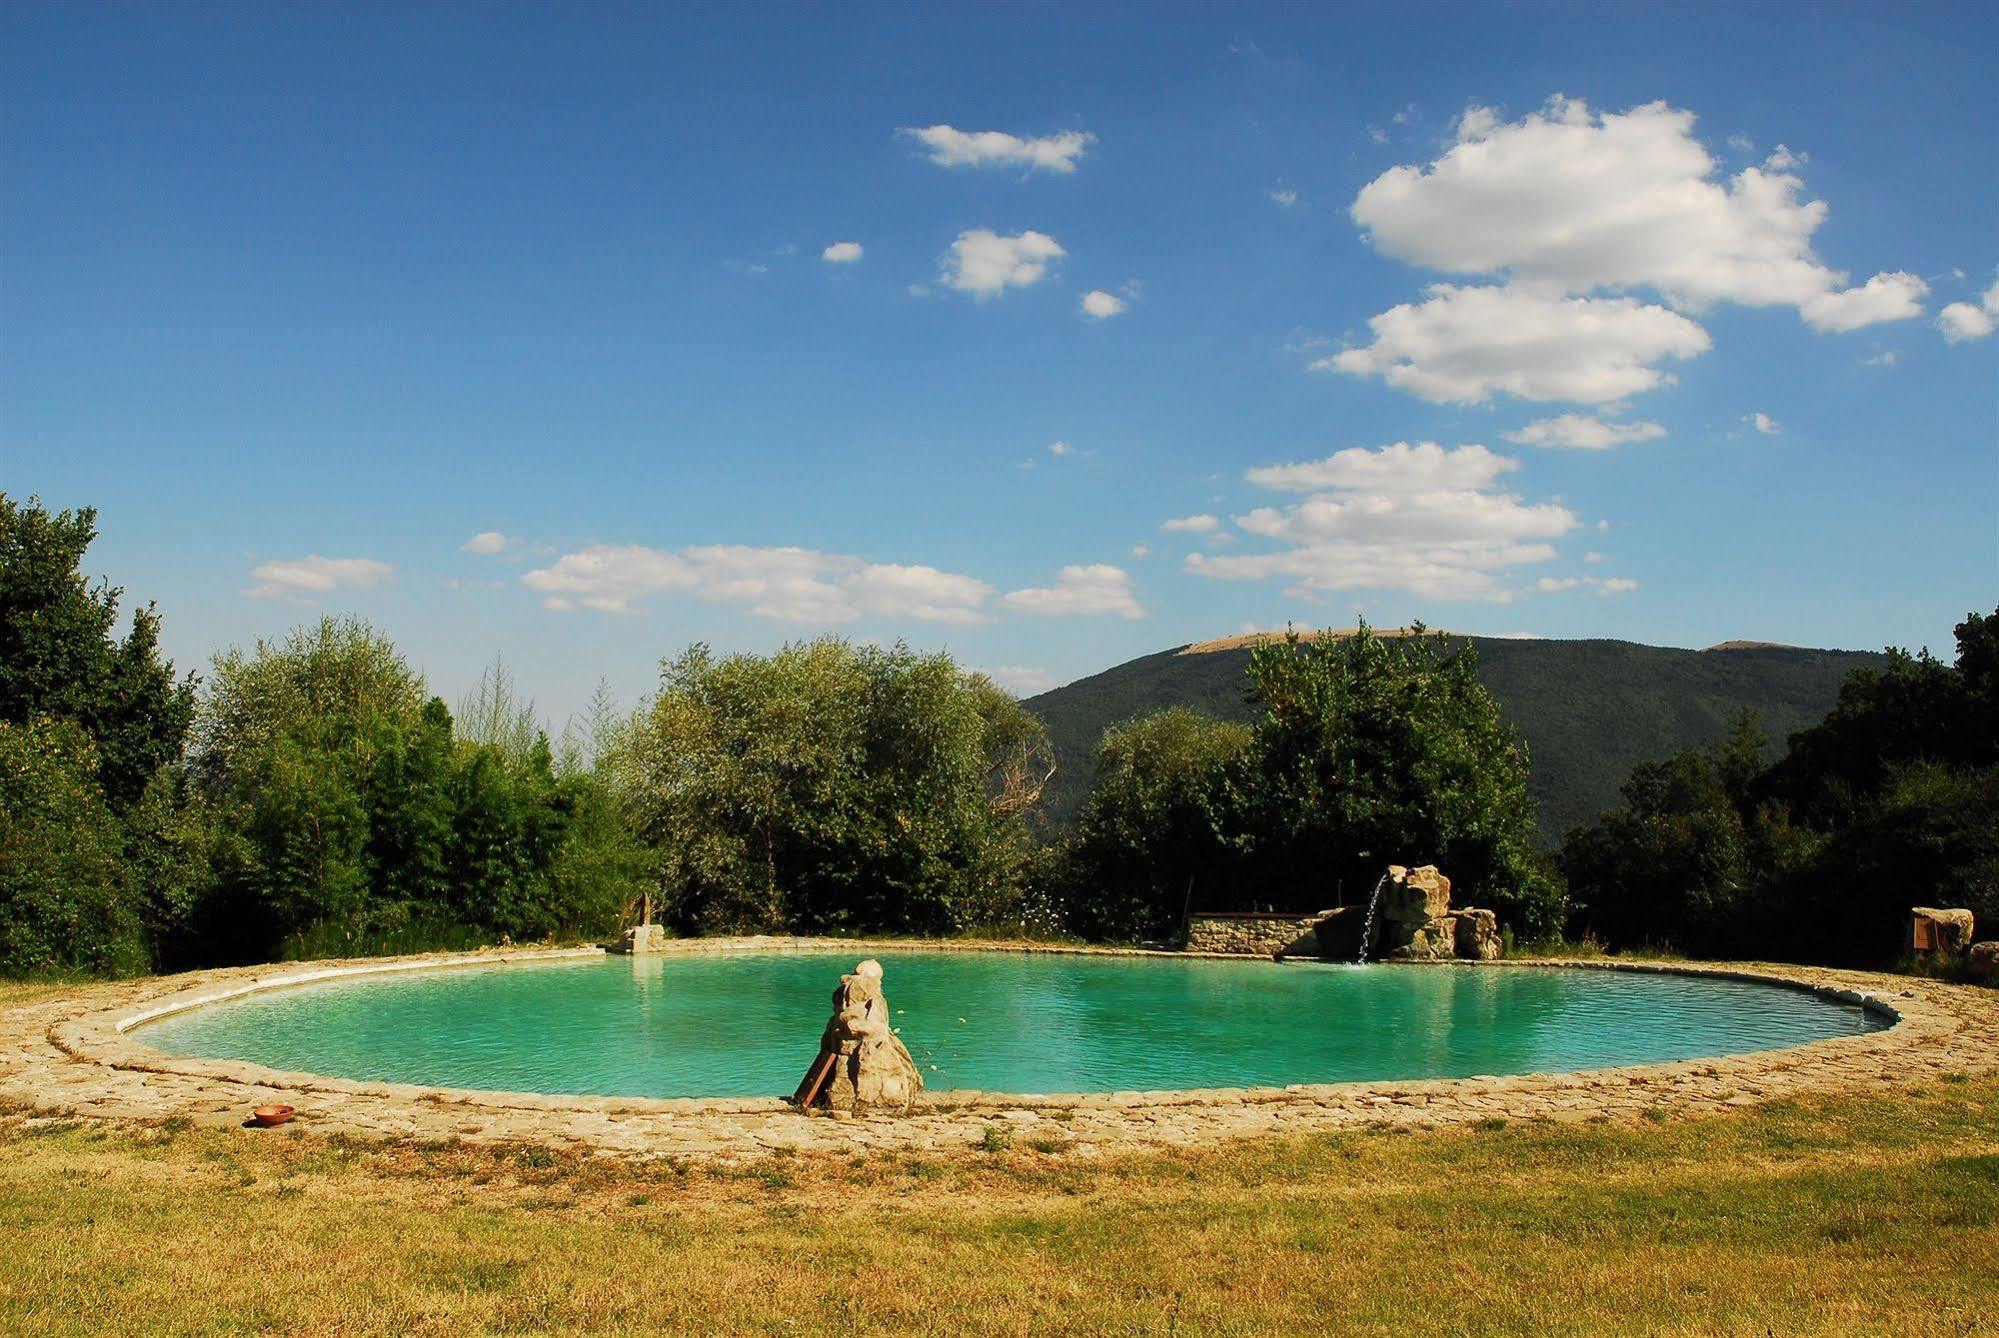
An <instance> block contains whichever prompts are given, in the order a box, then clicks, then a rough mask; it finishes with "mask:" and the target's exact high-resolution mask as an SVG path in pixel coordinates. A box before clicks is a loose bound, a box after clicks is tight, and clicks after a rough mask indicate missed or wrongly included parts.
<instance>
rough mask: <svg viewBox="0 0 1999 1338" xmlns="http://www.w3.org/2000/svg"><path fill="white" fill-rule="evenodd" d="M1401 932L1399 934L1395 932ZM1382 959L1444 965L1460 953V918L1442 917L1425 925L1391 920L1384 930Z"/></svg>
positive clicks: (1426, 922) (1424, 923)
mask: <svg viewBox="0 0 1999 1338" xmlns="http://www.w3.org/2000/svg"><path fill="white" fill-rule="evenodd" d="M1397 930H1400V931H1402V932H1400V933H1399V934H1398V933H1397V932H1396V931H1397ZM1383 933H1384V935H1385V936H1386V937H1384V940H1383V942H1384V945H1385V950H1384V951H1383V952H1382V954H1381V955H1382V957H1383V958H1385V959H1391V960H1394V961H1398V962H1443V961H1449V960H1450V959H1451V958H1453V957H1455V956H1457V954H1458V917H1457V916H1455V915H1440V916H1438V917H1437V918H1436V919H1434V920H1426V921H1425V922H1423V923H1422V924H1410V923H1409V922H1408V921H1406V920H1404V921H1392V922H1390V923H1389V924H1388V925H1386V926H1385V927H1384V930H1383Z"/></svg>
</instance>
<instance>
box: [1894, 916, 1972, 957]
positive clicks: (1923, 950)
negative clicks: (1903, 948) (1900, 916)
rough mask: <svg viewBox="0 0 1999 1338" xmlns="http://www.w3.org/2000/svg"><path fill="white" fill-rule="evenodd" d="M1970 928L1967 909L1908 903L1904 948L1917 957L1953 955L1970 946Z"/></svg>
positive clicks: (1970, 918) (1970, 921) (1970, 919)
mask: <svg viewBox="0 0 1999 1338" xmlns="http://www.w3.org/2000/svg"><path fill="white" fill-rule="evenodd" d="M1974 928H1975V923H1974V921H1973V920H1972V916H1971V912H1970V911H1967V910H1961V909H1960V910H1948V911H1945V910H1938V909H1937V908H1936V907H1934V906H1912V907H1910V908H1909V940H1908V948H1909V950H1910V951H1911V952H1913V953H1915V954H1917V955H1918V956H1924V957H1930V956H1934V957H1955V956H1957V955H1958V954H1960V953H1962V952H1964V951H1965V950H1966V949H1967V948H1969V947H1970V946H1971V940H1972V937H1973V930H1974Z"/></svg>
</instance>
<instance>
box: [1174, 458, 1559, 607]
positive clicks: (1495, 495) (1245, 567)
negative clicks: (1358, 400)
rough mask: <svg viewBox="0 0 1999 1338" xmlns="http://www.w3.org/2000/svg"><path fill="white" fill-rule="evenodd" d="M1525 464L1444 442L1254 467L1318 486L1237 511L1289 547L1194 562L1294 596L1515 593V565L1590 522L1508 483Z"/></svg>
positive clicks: (1261, 479) (1277, 481)
mask: <svg viewBox="0 0 1999 1338" xmlns="http://www.w3.org/2000/svg"><path fill="white" fill-rule="evenodd" d="M1516 466H1517V462H1515V461H1513V460H1510V459H1508V458H1506V457H1505V456H1501V455H1496V454H1494V453H1493V452H1491V451H1489V450H1487V449H1486V448H1485V447H1483V446H1463V447H1460V448H1458V449H1457V450H1446V449H1445V448H1443V447H1441V446H1439V445H1437V444H1436V443H1434V442H1423V443H1420V444H1418V445H1414V446H1412V445H1410V444H1409V443H1407V442H1396V443H1395V444H1394V445H1392V446H1384V447H1381V448H1380V449H1378V450H1367V449H1363V448H1358V447H1357V448H1354V449H1352V450H1346V451H1340V452H1339V453H1337V454H1335V455H1332V456H1329V457H1328V458H1327V459H1325V460H1320V461H1315V462H1311V463H1308V464H1291V465H1274V466H1267V467H1263V468H1259V469H1252V470H1250V471H1249V473H1248V477H1249V479H1250V481H1251V482H1253V483H1257V484H1259V485H1260V486H1263V487H1266V488H1270V489H1273V490H1276V491H1287V492H1299V491H1305V490H1312V492H1311V495H1310V496H1307V497H1305V498H1303V499H1302V500H1299V501H1297V502H1293V503H1290V504H1287V505H1284V506H1268V507H1258V508H1256V509H1255V510H1252V511H1250V512H1248V513H1247V514H1245V515H1240V516H1237V517H1235V523H1236V525H1237V526H1238V527H1239V528H1240V529H1241V530H1242V531H1243V532H1244V533H1246V534H1250V535H1253V536H1256V537H1259V538H1263V539H1269V540H1273V541H1275V542H1277V543H1278V544H1281V545H1283V547H1281V548H1279V549H1277V550H1275V551H1270V552H1264V553H1245V554H1242V555H1240V556H1229V557H1215V556H1212V555H1209V554H1203V553H1196V554H1193V555H1191V556H1189V557H1188V558H1187V560H1186V567H1187V570H1188V571H1191V572H1194V573H1196V574H1197V575H1201V576H1208V577H1212V578H1214V579H1217V580H1232V581H1253V580H1268V579H1272V578H1278V579H1283V580H1286V581H1288V582H1289V584H1288V586H1287V589H1286V593H1287V594H1289V595H1291V596H1292V597H1294V598H1308V599H1309V598H1314V597H1319V596H1323V595H1326V594H1330V593H1333V592H1336V591H1349V590H1400V591H1406V592H1408V593H1410V594H1414V595H1417V596H1420V597H1423V598H1429V599H1448V600H1492V601H1496V602H1504V601H1506V600H1508V599H1510V598H1512V593H1513V592H1512V591H1511V590H1510V589H1508V588H1507V587H1506V586H1505V585H1504V584H1503V583H1502V580H1501V577H1502V576H1503V574H1504V572H1505V571H1506V569H1508V568H1511V567H1515V566H1522V565H1527V564H1532V563H1537V562H1546V561H1549V560H1550V559H1552V558H1553V557H1554V556H1555V548H1554V544H1553V541H1554V540H1556V539H1558V538H1560V537H1561V536H1563V535H1564V534H1567V533H1568V532H1569V531H1571V530H1573V529H1575V528H1577V526H1578V525H1579V524H1580V523H1581V522H1580V521H1579V520H1578V519H1577V518H1576V516H1575V514H1574V513H1573V512H1571V511H1569V510H1568V509H1567V508H1566V507H1563V506H1561V505H1559V504H1556V503H1552V502H1547V503H1529V502H1526V501H1524V500H1523V499H1521V498H1520V497H1518V496H1515V495H1513V494H1511V493H1505V492H1501V491H1498V489H1497V487H1496V486H1495V485H1496V484H1497V482H1498V480H1499V479H1500V477H1501V476H1502V475H1504V474H1506V473H1507V472H1509V471H1511V470H1512V469H1514V468H1515V467H1516Z"/></svg>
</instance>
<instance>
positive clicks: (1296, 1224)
mask: <svg viewBox="0 0 1999 1338" xmlns="http://www.w3.org/2000/svg"><path fill="white" fill-rule="evenodd" d="M992 1141H993V1143H994V1144H995V1145H994V1146H991V1147H988V1148H983V1149H981V1150H979V1151H976V1152H973V1151H967V1152H965V1153H961V1154H959V1155H957V1156H953V1157H918V1156H911V1155H906V1154H899V1153H872V1154H870V1153H857V1154H855V1155H853V1156H849V1157H791V1156H775V1157H762V1158H752V1159H748V1160H744V1161H740V1162H737V1163H733V1164H727V1165H709V1164H695V1163H691V1162H688V1161H684V1160H673V1159H641V1160H632V1159H618V1158H612V1157H607V1156H602V1155H592V1154H588V1153H585V1152H582V1151H578V1150H573V1149H562V1148H544V1147H539V1146H474V1145H470V1144H466V1143H462V1142H458V1141H456V1140H430V1141H421V1142H420V1141H414V1140H402V1141H384V1142H373V1141H369V1140H364V1139H356V1138H351V1137H349V1138H340V1137H320V1136H314V1135H311V1134H307V1133H304V1132H302V1131H298V1132H294V1131H290V1130H273V1131H249V1130H213V1129H197V1128H191V1127H187V1126H186V1125H185V1124H184V1123H169V1124H163V1125H160V1126H157V1127H154V1128H151V1129H146V1130H140V1131H134V1130H131V1129H126V1128H117V1129H111V1128H97V1127H92V1126H88V1125H83V1124H77V1123H74V1122H63V1121H33V1120H26V1119H22V1118H19V1117H13V1118H9V1119H7V1120H6V1121H5V1122H4V1124H0V1238H4V1239H6V1240H7V1241H8V1242H9V1248H8V1249H7V1250H6V1251H4V1252H0V1329H6V1330H9V1331H23V1332H36V1333H85V1332H93V1333H94V1332H105V1331H128V1330H130V1329H132V1328H135V1327H138V1328H144V1329H146V1330H148V1331H155V1332H175V1333H179V1332H186V1333H208V1332H242V1331H250V1330H260V1329H278V1330H285V1331H293V1332H315V1333H408V1332H416V1333H422V1332H461V1331H467V1330H473V1331H495V1332H533V1331H540V1330H545V1329H560V1330H587V1331H611V1332H633V1333H639V1332H657V1331H700V1332H707V1331H714V1330H728V1331H740V1332H758V1331H784V1332H825V1331H841V1332H870V1331H876V1332H902V1331H912V1330H918V1331H922V1330H927V1331H976V1332H985V1333H1025V1332H1057V1331H1076V1330H1083V1331H1105V1332H1134V1333H1145V1332H1169V1331H1178V1332H1187V1333H1251V1332H1272V1333H1275V1332H1302V1331H1313V1330H1323V1329H1325V1328H1327V1327H1328V1326H1333V1325H1336V1326H1337V1327H1338V1328H1339V1330H1340V1331H1342V1332H1352V1333H1373V1332H1384V1333H1386V1332H1412V1331H1417V1332H1420V1331H1434V1330H1441V1331H1455V1332H1496V1333H1521V1334H1526V1333H1536V1334H1538V1333H1601V1332H1608V1331H1618V1332H1673V1333H1681V1332H1697V1333H1705V1332H1713V1333H1734V1332H1752V1331H1753V1332H1763V1331H1766V1330H1770V1331H1775V1332H1780V1333H1787V1334H1798V1333H1807V1334H1808V1333H1827V1334H1831V1333H1855V1332H1871V1333H1896V1334H1956V1333H1969V1332H1975V1331H1977V1326H1978V1325H1980V1324H1982V1323H1986V1322H1987V1321H1988V1320H1989V1318H1990V1317H1991V1316H1992V1314H1993V1313H1994V1306H1995V1302H1999V1282H1995V1279H1999V1082H1995V1081H1993V1080H1989V1079H1972V1080H1965V1081H1960V1082H1951V1083H1939V1084H1936V1085H1934V1086H1931V1087H1928V1088H1925V1089H1922V1090H1919V1091H1910V1092H1902V1093H1894V1094H1890V1095H1886V1096H1883V1097H1877V1098H1871V1099H1862V1098H1858V1097H1853V1098H1841V1099H1813V1100H1809V1101H1800V1102H1782V1103H1775V1104H1773V1105H1769V1106H1765V1107H1760V1108H1756V1109H1752V1110H1749V1111H1746V1112H1744V1113H1741V1114H1735V1115H1729V1116H1721V1117H1712V1118H1702V1119H1688V1120H1672V1121H1668V1122H1666V1123H1663V1124H1642V1123H1641V1124H1631V1125H1541V1124H1530V1123H1522V1122H1518V1121H1515V1122H1512V1123H1509V1124H1506V1125H1503V1126H1501V1125H1492V1126H1489V1127H1479V1128H1473V1129H1469V1130H1459V1131H1440V1132H1436V1133H1425V1134H1411V1135H1394V1134H1386V1133H1348V1134H1339V1135H1317V1136H1310V1137H1292V1138H1283V1139H1275V1138H1273V1139H1262V1140H1254V1141H1243V1142H1237V1143H1231V1144H1226V1145H1222V1146H1219V1147H1210V1148H1207V1149H1203V1150H1198V1151H1187V1152H1178V1153H1167V1154H1149V1155H1130V1156H1120V1157H1093V1156H1090V1155H1087V1154H1085V1153H1083V1152H1081V1151H1080V1150H1077V1149H1073V1148H1071V1147H1069V1146H1068V1145H1067V1143H1066V1142H1065V1141H1064V1140H1063V1139H1062V1137H1061V1136H1060V1135H1059V1134H1057V1133H1055V1132H1054V1131H1052V1130H1046V1129H1035V1130H1031V1131H1022V1132H1021V1134H1020V1135H1019V1136H1018V1137H1015V1138H1012V1139H1010V1140H1001V1139H997V1138H996V1139H994V1140H992Z"/></svg>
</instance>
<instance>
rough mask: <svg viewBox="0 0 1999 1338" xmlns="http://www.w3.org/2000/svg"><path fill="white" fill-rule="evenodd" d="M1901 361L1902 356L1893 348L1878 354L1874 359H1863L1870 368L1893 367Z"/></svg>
mask: <svg viewBox="0 0 1999 1338" xmlns="http://www.w3.org/2000/svg"><path fill="white" fill-rule="evenodd" d="M1901 360H1902V355H1901V354H1900V353H1898V352H1896V351H1895V350H1894V349H1892V348H1891V349H1887V350H1884V351H1883V352H1880V353H1876V354H1874V355H1873V356H1872V357H1869V358H1864V359H1862V361H1863V362H1865V363H1866V364H1867V365H1868V366H1869V367H1893V366H1894V365H1895V364H1896V363H1898V362H1900V361H1901Z"/></svg>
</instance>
